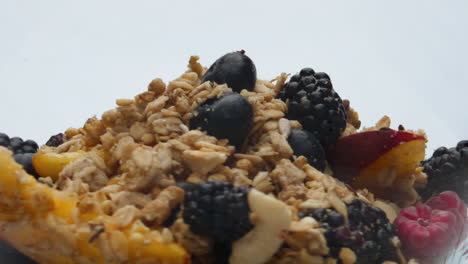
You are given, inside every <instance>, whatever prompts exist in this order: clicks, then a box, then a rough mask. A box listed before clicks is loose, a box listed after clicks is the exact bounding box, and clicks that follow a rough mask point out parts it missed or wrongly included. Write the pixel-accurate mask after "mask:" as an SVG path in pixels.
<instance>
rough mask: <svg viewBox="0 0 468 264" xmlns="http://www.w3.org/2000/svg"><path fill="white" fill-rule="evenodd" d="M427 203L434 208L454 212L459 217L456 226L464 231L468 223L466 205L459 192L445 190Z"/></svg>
mask: <svg viewBox="0 0 468 264" xmlns="http://www.w3.org/2000/svg"><path fill="white" fill-rule="evenodd" d="M426 204H427V205H428V206H430V207H431V208H432V209H438V210H445V211H450V212H452V213H453V214H454V215H455V216H456V217H457V224H456V228H457V230H459V231H460V233H463V230H464V229H465V226H466V225H467V220H468V219H467V214H466V211H467V209H466V206H465V204H464V203H463V201H462V200H461V199H460V197H458V195H457V193H455V192H452V191H445V192H442V193H440V194H439V195H437V196H434V197H432V198H431V199H429V200H428V201H427V202H426Z"/></svg>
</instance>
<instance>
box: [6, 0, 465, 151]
mask: <svg viewBox="0 0 468 264" xmlns="http://www.w3.org/2000/svg"><path fill="white" fill-rule="evenodd" d="M169 2H170V3H169ZM467 14H468V5H467V2H466V1H427V0H426V1H407V0H405V1H378V0H369V1H239V0H236V1H229V2H226V1H185V2H184V1H176V0H172V1H130V0H128V1H116V0H113V1H99V0H86V1H85V0H80V1H64V0H61V1H58V0H57V1H50V0H48V1H45V0H41V1H21V0H0V100H1V102H0V131H1V132H6V133H8V134H10V135H12V136H21V137H23V138H31V139H34V140H36V141H38V142H39V143H45V141H46V140H47V139H48V138H49V136H50V135H52V134H55V133H57V132H61V131H64V130H65V129H67V128H68V127H80V126H82V124H83V123H84V122H85V120H86V119H87V118H88V117H91V116H93V115H97V116H100V115H101V114H102V113H103V112H104V111H105V110H107V109H110V108H112V107H114V102H115V99H117V98H132V97H133V95H135V94H137V93H139V92H142V91H143V90H145V89H146V86H147V84H148V83H149V81H151V80H152V79H153V78H155V77H162V78H163V79H164V80H165V81H166V82H167V81H169V80H171V79H173V78H175V77H177V76H178V75H179V74H181V73H182V72H183V71H185V69H186V64H187V61H188V58H189V56H190V55H194V54H196V55H200V56H201V62H202V63H203V64H204V65H207V66H209V65H210V64H211V63H212V62H213V61H214V60H215V59H216V58H217V57H219V56H221V55H223V54H225V53H227V52H230V51H234V50H240V49H245V50H246V51H247V55H249V56H250V57H251V58H252V59H253V60H254V62H255V63H256V66H257V71H258V76H259V78H263V79H272V78H274V77H275V76H277V75H278V74H279V73H281V72H288V73H295V72H297V71H299V70H300V69H301V68H303V67H306V66H311V67H313V68H315V69H316V70H318V71H325V72H327V73H328V74H329V75H330V76H331V77H332V81H333V84H334V87H335V89H336V90H337V91H338V93H339V94H340V95H341V97H342V98H347V99H350V100H351V105H352V106H353V107H354V108H355V109H357V110H358V112H359V113H360V116H361V120H362V122H363V124H364V125H365V126H370V125H372V124H373V123H375V122H376V121H377V120H378V119H379V118H380V117H381V116H383V115H385V114H386V115H389V116H390V117H391V118H392V120H393V127H394V128H395V127H397V126H398V124H403V125H404V126H405V127H406V128H411V129H418V128H423V129H425V130H426V132H427V134H428V136H429V143H428V153H429V154H432V151H433V150H434V149H435V148H436V147H438V146H441V145H446V146H454V145H455V144H456V142H458V141H459V140H461V139H465V138H466V139H468V123H467V120H468V111H466V110H465V108H468V106H467V105H466V104H465V102H466V100H467V95H468V93H467V88H468V87H467V83H468V74H467V73H466V72H467V70H468V38H467V33H468V15H467Z"/></svg>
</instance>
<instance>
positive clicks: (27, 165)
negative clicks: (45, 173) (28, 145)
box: [13, 153, 38, 177]
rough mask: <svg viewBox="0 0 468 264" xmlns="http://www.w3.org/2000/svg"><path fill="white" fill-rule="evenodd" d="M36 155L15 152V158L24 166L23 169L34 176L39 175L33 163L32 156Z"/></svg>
mask: <svg viewBox="0 0 468 264" xmlns="http://www.w3.org/2000/svg"><path fill="white" fill-rule="evenodd" d="M33 156H34V153H18V154H14V155H13V158H14V159H15V161H16V162H17V163H19V164H21V166H23V169H24V170H25V171H26V172H27V173H28V174H30V175H33V176H36V177H37V176H38V174H37V172H36V170H35V169H34V166H33V163H32V158H33Z"/></svg>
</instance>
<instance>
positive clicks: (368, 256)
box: [299, 199, 398, 264]
mask: <svg viewBox="0 0 468 264" xmlns="http://www.w3.org/2000/svg"><path fill="white" fill-rule="evenodd" d="M346 207H347V211H348V223H346V222H345V219H344V217H343V216H342V215H341V214H340V213H338V212H337V211H336V210H334V209H330V208H327V209H325V208H321V209H315V210H313V211H310V212H305V213H300V214H299V217H300V218H303V217H305V216H311V217H313V218H314V219H315V220H317V221H318V222H319V223H320V226H321V227H322V228H324V229H325V233H324V236H325V238H326V239H327V246H328V247H329V248H330V253H329V255H330V256H332V257H334V258H338V254H339V252H340V250H341V248H343V247H348V248H350V249H352V250H353V251H354V253H355V254H356V256H357V262H356V263H362V264H367V263H369V264H370V263H383V262H384V261H396V262H398V261H397V260H398V256H397V253H396V248H395V247H394V246H393V245H392V242H391V238H392V237H394V236H396V232H395V230H394V228H393V225H392V224H391V223H390V222H389V221H388V218H387V216H386V215H385V213H384V212H383V211H382V210H380V209H379V208H377V207H373V206H371V205H368V204H366V203H365V202H362V201H361V200H358V199H355V200H353V202H352V203H350V204H348V205H346ZM338 263H341V261H338Z"/></svg>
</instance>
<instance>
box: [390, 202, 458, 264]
mask: <svg viewBox="0 0 468 264" xmlns="http://www.w3.org/2000/svg"><path fill="white" fill-rule="evenodd" d="M393 224H394V226H395V229H396V230H397V233H398V236H399V238H400V240H401V243H402V248H403V250H404V251H405V253H406V254H407V255H408V256H411V257H416V258H428V259H430V258H435V257H437V256H444V255H446V254H447V252H448V251H449V250H450V248H451V247H453V246H454V237H457V235H458V233H457V232H458V230H457V228H459V227H458V225H457V216H456V215H455V214H454V213H453V212H450V211H445V210H438V209H432V208H431V207H430V206H428V205H426V204H420V205H416V206H411V207H408V208H405V209H403V210H401V211H400V214H399V215H398V217H397V218H396V219H395V221H394V223H393Z"/></svg>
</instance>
